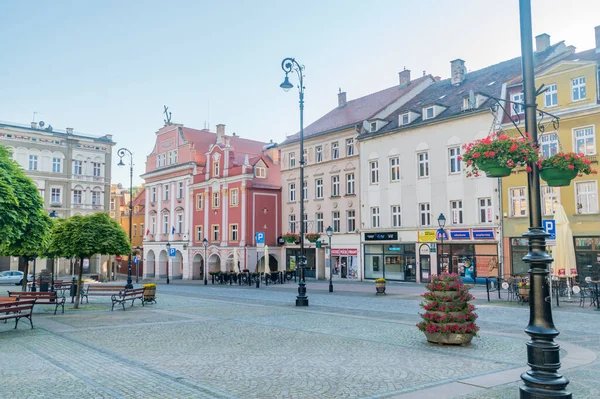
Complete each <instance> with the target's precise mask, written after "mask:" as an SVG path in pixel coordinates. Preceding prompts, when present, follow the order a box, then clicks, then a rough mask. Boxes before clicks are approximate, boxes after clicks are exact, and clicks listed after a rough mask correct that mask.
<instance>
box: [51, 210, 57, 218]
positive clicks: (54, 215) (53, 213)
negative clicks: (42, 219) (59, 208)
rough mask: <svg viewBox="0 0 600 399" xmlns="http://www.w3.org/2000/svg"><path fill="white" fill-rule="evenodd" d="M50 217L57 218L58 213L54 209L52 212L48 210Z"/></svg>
mask: <svg viewBox="0 0 600 399" xmlns="http://www.w3.org/2000/svg"><path fill="white" fill-rule="evenodd" d="M50 217H51V218H57V217H58V214H57V213H56V211H52V212H50Z"/></svg>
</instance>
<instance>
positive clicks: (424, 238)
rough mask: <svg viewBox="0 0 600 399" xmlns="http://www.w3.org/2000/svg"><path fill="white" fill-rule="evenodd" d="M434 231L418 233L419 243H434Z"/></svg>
mask: <svg viewBox="0 0 600 399" xmlns="http://www.w3.org/2000/svg"><path fill="white" fill-rule="evenodd" d="M435 233H436V231H435V230H421V231H419V242H435V235H436V234H435Z"/></svg>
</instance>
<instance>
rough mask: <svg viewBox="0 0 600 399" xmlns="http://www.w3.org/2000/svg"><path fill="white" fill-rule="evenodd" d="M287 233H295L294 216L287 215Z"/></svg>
mask: <svg viewBox="0 0 600 399" xmlns="http://www.w3.org/2000/svg"><path fill="white" fill-rule="evenodd" d="M288 231H289V232H290V233H295V232H296V215H294V214H291V215H288Z"/></svg>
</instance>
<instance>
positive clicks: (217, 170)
mask: <svg viewBox="0 0 600 399" xmlns="http://www.w3.org/2000/svg"><path fill="white" fill-rule="evenodd" d="M220 167H221V166H220V165H219V160H218V159H216V160H214V161H213V176H215V177H218V176H219V173H220V172H221V170H220Z"/></svg>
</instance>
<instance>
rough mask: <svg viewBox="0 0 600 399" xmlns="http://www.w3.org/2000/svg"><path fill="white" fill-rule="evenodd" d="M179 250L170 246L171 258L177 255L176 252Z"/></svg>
mask: <svg viewBox="0 0 600 399" xmlns="http://www.w3.org/2000/svg"><path fill="white" fill-rule="evenodd" d="M176 252H177V250H176V249H175V248H169V256H170V257H171V258H174V257H175V253H176Z"/></svg>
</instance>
